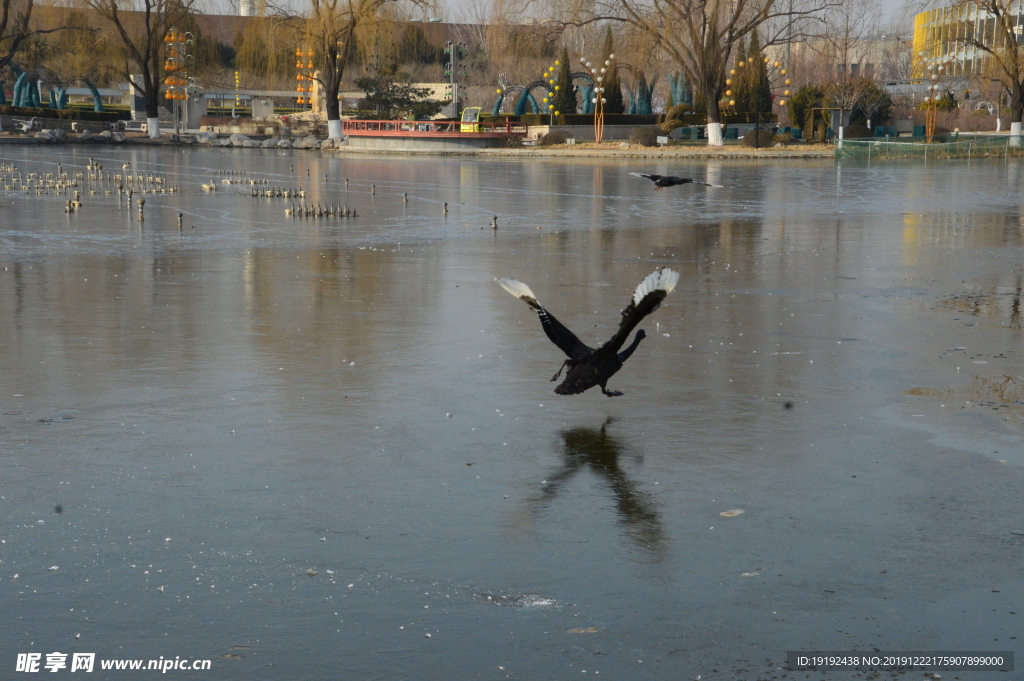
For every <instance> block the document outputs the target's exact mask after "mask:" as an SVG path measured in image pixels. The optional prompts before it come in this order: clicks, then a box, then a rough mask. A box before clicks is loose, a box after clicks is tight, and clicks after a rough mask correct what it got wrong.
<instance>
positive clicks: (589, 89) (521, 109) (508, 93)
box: [491, 71, 597, 116]
mask: <svg viewBox="0 0 1024 681" xmlns="http://www.w3.org/2000/svg"><path fill="white" fill-rule="evenodd" d="M572 81H573V84H574V85H575V84H576V82H577V81H583V82H584V83H586V85H582V86H580V85H576V87H577V88H578V89H579V91H580V92H581V93H583V95H584V97H583V107H582V108H583V113H594V110H593V104H592V103H591V102H590V100H591V98H592V97H593V89H594V87H595V86H596V85H597V83H596V82H595V81H594V78H593V77H592V76H591V75H590V74H589V73H586V72H583V71H578V72H576V73H574V74H572ZM537 88H541V89H542V90H543V92H544V94H543V95H542V97H541V98H542V99H543V97H554V96H555V91H554V89H553V88H552V87H551V84H550V83H548V81H546V80H535V81H534V82H532V83H530V84H529V85H526V86H523V85H510V86H508V87H500V88H499V90H498V98H497V99H496V100H495V102H494V107H493V108H492V110H491V113H492V114H493V115H495V116H498V115H500V114H501V107H502V105H504V103H505V100H506V99H507V98H511V99H512V101H513V102H514V104H513V106H512V113H513V114H514V115H516V116H522V115H523V114H525V113H526V108H527V106H529V108H530V113H544V111H543V110H542V109H541V107H540V104H538V103H537V97H536V96H534V94H533V91H534V90H536V89H537ZM517 93H519V94H518V96H516V97H514V98H513V95H516V94H517ZM588 107H589V109H588Z"/></svg>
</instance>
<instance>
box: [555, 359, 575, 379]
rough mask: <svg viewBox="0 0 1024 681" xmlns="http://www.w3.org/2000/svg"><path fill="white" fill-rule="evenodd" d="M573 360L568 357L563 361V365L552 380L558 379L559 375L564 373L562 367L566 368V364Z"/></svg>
mask: <svg viewBox="0 0 1024 681" xmlns="http://www.w3.org/2000/svg"><path fill="white" fill-rule="evenodd" d="M571 361H572V360H568V359H567V360H565V361H564V362H562V366H560V367H558V373H556V374H555V375H554V376H552V377H551V380H552V381H557V380H558V377H559V376H561V375H562V369H564V368H565V367H566V365H567V364H569V362H571Z"/></svg>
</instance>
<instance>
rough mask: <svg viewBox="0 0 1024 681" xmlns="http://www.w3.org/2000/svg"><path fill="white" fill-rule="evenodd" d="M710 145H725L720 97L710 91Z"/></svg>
mask: <svg viewBox="0 0 1024 681" xmlns="http://www.w3.org/2000/svg"><path fill="white" fill-rule="evenodd" d="M708 146H709V147H721V146H725V140H723V139H722V112H721V110H720V109H719V108H718V97H717V96H714V95H713V93H710V92H709V93H708Z"/></svg>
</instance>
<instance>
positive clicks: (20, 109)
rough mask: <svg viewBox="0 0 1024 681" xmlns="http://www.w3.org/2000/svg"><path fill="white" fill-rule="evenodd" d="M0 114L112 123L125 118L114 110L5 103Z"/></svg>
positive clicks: (0, 109) (0, 108) (0, 107)
mask: <svg viewBox="0 0 1024 681" xmlns="http://www.w3.org/2000/svg"><path fill="white" fill-rule="evenodd" d="M0 114H3V115H4V116H22V117H24V118H32V117H35V118H55V119H57V120H62V121H97V122H104V123H113V122H114V121H120V120H123V119H124V118H125V115H124V114H123V113H118V112H116V111H110V112H107V111H104V112H103V113H97V112H95V111H79V110H77V109H47V108H41V109H36V108H34V107H27V106H10V105H6V104H5V105H2V106H0ZM129 117H130V116H129Z"/></svg>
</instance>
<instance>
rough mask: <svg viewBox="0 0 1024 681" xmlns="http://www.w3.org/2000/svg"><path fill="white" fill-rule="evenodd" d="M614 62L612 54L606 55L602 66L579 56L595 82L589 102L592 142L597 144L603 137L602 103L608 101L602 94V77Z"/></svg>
mask: <svg viewBox="0 0 1024 681" xmlns="http://www.w3.org/2000/svg"><path fill="white" fill-rule="evenodd" d="M614 62H615V55H614V54H609V55H608V58H607V59H605V60H604V66H601V65H600V64H598V65H597V66H595V65H594V64H593V62H589V61H587V60H586V58H585V57H580V64H583V67H584V68H586V69H587V71H590V74H591V77H592V78H593V79H594V83H595V85H594V94H593V95H592V96H591V98H590V103H591V104H593V105H594V142H595V143H597V144H600V143H601V141H602V140H603V139H604V105H605V104H607V103H608V99H607V98H605V96H604V77H605V74H607V73H608V71H609V70H610V69H611V68H612V66H613V63H614Z"/></svg>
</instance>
